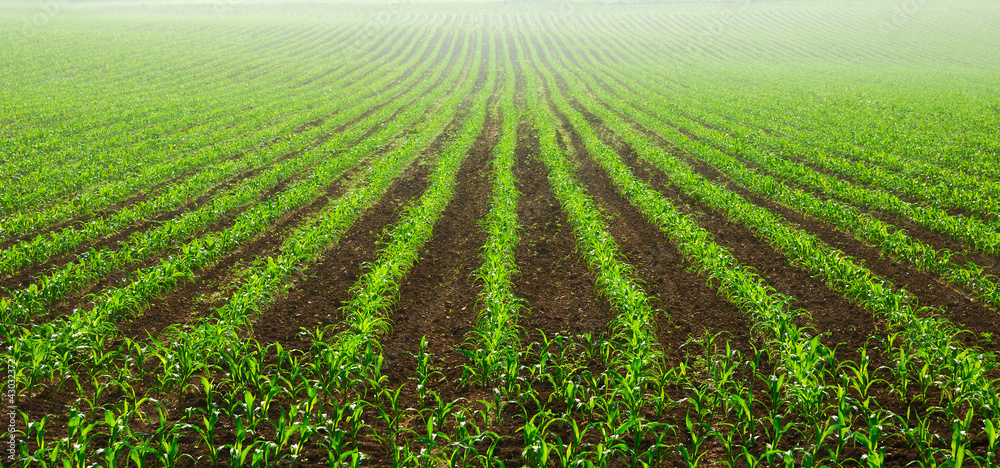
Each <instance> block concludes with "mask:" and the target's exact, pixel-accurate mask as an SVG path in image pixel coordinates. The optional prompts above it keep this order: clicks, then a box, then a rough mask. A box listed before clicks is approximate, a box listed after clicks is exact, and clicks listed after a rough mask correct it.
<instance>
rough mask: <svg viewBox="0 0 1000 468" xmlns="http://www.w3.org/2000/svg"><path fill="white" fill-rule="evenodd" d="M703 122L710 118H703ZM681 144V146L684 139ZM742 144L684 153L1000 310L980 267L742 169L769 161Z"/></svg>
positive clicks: (654, 109) (674, 133) (672, 115)
mask: <svg viewBox="0 0 1000 468" xmlns="http://www.w3.org/2000/svg"><path fill="white" fill-rule="evenodd" d="M622 80H623V81H624V80H625V79H624V78H623V79H622ZM602 83H603V84H604V86H606V88H607V89H608V90H610V91H611V92H613V93H616V94H619V95H622V94H628V93H632V90H633V89H635V87H636V86H638V84H637V83H636V82H634V81H631V82H630V85H629V86H624V85H622V84H618V83H616V82H615V81H614V80H613V79H607V80H605V81H603V82H602ZM639 108H640V109H642V110H643V111H644V112H648V113H650V114H651V115H653V116H655V118H656V119H658V120H659V121H660V122H671V123H675V124H676V125H681V126H682V127H681V128H683V129H686V130H688V131H691V132H694V134H696V135H706V134H710V133H711V132H710V131H707V130H704V129H701V130H698V129H695V127H697V124H696V123H694V122H693V121H691V120H690V119H687V118H686V117H684V116H683V115H681V114H679V113H678V112H676V111H671V110H669V109H670V107H668V106H663V105H660V106H657V105H653V104H650V103H649V102H645V103H643V104H640V105H639ZM705 119H706V120H708V119H710V118H709V117H706V118H705ZM656 131H657V132H660V133H665V134H669V135H671V139H680V136H681V132H680V130H678V129H674V128H670V127H668V126H667V125H664V124H660V125H657V128H656ZM681 140H682V141H683V139H681ZM744 140H745V138H744V139H738V138H736V137H732V136H728V135H720V134H718V133H716V134H714V137H713V138H711V139H710V142H711V145H706V144H704V143H701V142H699V141H691V142H689V144H690V145H693V146H696V147H698V148H699V150H698V151H693V150H689V149H688V148H684V149H686V150H688V153H689V154H691V155H693V156H695V157H696V158H699V159H701V160H703V161H705V162H706V163H708V164H709V165H711V166H712V167H714V168H715V169H717V170H719V171H720V172H722V173H723V174H725V175H726V176H728V177H730V178H731V179H732V180H733V181H734V182H736V183H737V184H740V185H741V186H743V187H744V188H746V189H747V190H749V191H751V192H753V193H756V194H758V195H761V196H764V197H767V198H769V199H771V200H774V201H775V202H777V203H778V204H780V205H783V206H785V207H788V208H790V209H792V210H794V211H797V212H800V213H803V214H806V215H808V216H811V217H813V218H816V219H820V220H823V221H825V222H828V223H830V224H832V225H834V226H836V227H837V228H838V229H840V230H842V231H844V232H846V233H848V234H850V235H852V236H853V237H855V238H856V239H858V240H860V241H862V242H864V243H866V244H868V245H871V246H874V247H875V248H877V249H879V250H880V251H881V252H882V253H883V254H886V255H888V256H890V257H891V258H893V259H895V260H897V261H899V262H902V263H906V264H909V265H912V266H914V267H916V268H917V269H918V270H920V271H925V272H929V273H933V274H936V275H938V276H940V277H941V278H942V279H944V280H945V281H947V282H950V283H952V284H954V285H956V286H959V287H961V288H963V289H965V290H966V291H968V292H970V293H972V294H974V295H976V296H977V297H978V298H980V299H981V300H983V301H984V302H985V303H986V304H989V305H990V306H992V307H993V308H994V309H1000V288H998V278H997V277H996V276H995V275H991V274H989V273H988V272H987V271H985V270H984V268H983V267H982V266H980V265H977V264H976V263H974V262H967V263H966V264H965V265H959V264H957V263H955V262H954V261H953V260H952V258H953V256H954V253H953V252H951V251H949V250H939V249H935V248H934V247H933V246H931V245H928V244H927V243H925V242H922V241H920V240H919V239H916V238H914V237H911V236H909V235H907V234H906V232H904V231H902V230H899V229H897V228H895V227H894V226H892V225H891V224H889V223H886V222H884V221H882V220H880V219H878V218H876V217H874V216H872V215H870V214H868V213H865V212H863V211H861V210H859V209H857V208H856V207H854V206H852V205H848V204H844V203H841V202H838V201H837V200H833V199H822V198H820V197H817V196H816V195H814V194H812V193H811V192H807V191H805V190H801V189H797V188H795V187H794V186H790V185H789V184H786V183H784V182H789V181H794V179H785V180H784V181H781V180H777V179H775V178H773V177H771V176H768V175H766V174H761V173H759V172H758V171H756V170H754V169H751V168H748V167H746V166H745V165H743V164H741V163H740V162H739V161H738V160H737V159H736V158H734V157H733V156H730V155H732V154H735V155H753V156H748V157H747V159H749V160H752V161H754V162H758V161H766V160H768V159H769V158H773V156H770V155H768V154H767V153H766V152H765V151H761V150H759V149H758V148H756V147H754V146H753V145H747V144H745V143H743V141H744ZM706 141H709V139H708V137H706ZM720 150H721V151H720Z"/></svg>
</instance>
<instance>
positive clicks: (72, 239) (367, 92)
mask: <svg viewBox="0 0 1000 468" xmlns="http://www.w3.org/2000/svg"><path fill="white" fill-rule="evenodd" d="M428 47H429V46H428ZM441 47H442V43H441V42H438V45H437V49H436V50H438V51H439V50H440V49H441ZM424 52H426V51H424ZM417 57H418V55H414V56H413V59H411V60H410V61H408V62H407V63H405V64H404V65H405V66H404V67H403V68H404V69H409V67H410V66H414V65H416V58H417ZM426 67H427V66H426V65H424V66H420V67H417V70H413V73H412V74H411V75H410V77H409V78H408V79H406V80H404V81H402V82H400V83H399V89H400V90H401V91H400V93H399V95H397V96H394V98H395V99H393V100H390V101H388V102H382V101H381V98H380V97H379V96H371V95H372V94H375V90H376V89H379V90H380V89H382V88H383V87H385V86H387V85H389V84H391V83H393V82H394V81H395V80H397V79H399V76H398V74H388V75H386V76H385V77H384V78H382V79H380V80H379V81H378V82H376V83H371V84H366V85H364V87H362V88H361V89H359V90H357V91H356V92H355V93H353V94H347V95H345V96H344V97H342V98H340V99H337V100H334V101H332V102H331V104H330V105H329V106H328V107H324V109H326V112H331V111H337V112H336V117H335V118H330V119H327V120H326V121H324V122H323V123H322V124H321V125H317V126H315V127H313V128H311V129H310V130H307V131H305V132H302V133H299V134H296V135H294V136H292V137H291V138H289V139H287V140H284V141H281V142H278V143H275V144H273V145H270V146H268V147H267V148H263V149H261V150H260V151H255V152H251V153H250V154H247V155H245V156H243V157H241V158H239V159H232V160H228V161H225V162H223V163H222V164H218V165H216V166H214V167H212V168H209V169H207V170H205V171H202V172H200V173H198V174H197V175H195V176H193V177H189V178H185V179H184V181H183V182H182V183H179V184H176V185H174V186H172V187H170V188H169V189H167V190H165V191H164V193H162V194H160V195H158V196H156V197H154V198H151V199H149V200H146V201H144V202H140V203H137V204H135V205H132V206H128V207H125V208H124V209H122V210H121V211H119V212H117V213H115V214H113V215H110V216H106V217H95V218H92V219H91V220H89V221H87V223H85V224H83V225H80V226H72V227H68V228H65V229H62V230H60V231H54V232H50V233H47V234H45V235H38V236H36V237H35V238H33V239H31V240H26V241H22V242H19V243H17V244H15V245H13V246H11V247H9V248H7V249H4V250H3V251H2V252H0V270H2V271H4V272H6V273H7V274H13V273H15V272H16V271H17V270H18V269H19V268H22V267H24V266H28V265H32V264H34V263H38V262H43V261H46V260H48V259H50V258H52V257H54V256H56V255H59V254H62V253H66V252H69V251H71V250H73V249H75V248H77V247H79V246H80V245H83V244H85V243H87V242H92V241H94V240H97V239H99V238H101V237H104V236H108V235H112V234H114V233H115V232H117V231H119V230H120V229H123V228H125V227H127V226H130V225H132V224H133V223H135V222H137V221H141V220H145V219H150V218H153V217H155V216H156V215H159V214H161V213H165V212H168V211H170V210H174V209H177V208H180V207H183V206H184V205H185V204H186V203H188V202H189V201H190V200H192V199H195V198H197V197H199V196H202V195H204V194H205V193H207V192H208V191H209V190H210V189H212V188H213V187H216V186H217V185H218V184H220V183H222V182H224V181H226V180H228V179H230V178H232V177H234V176H236V175H238V174H241V173H243V172H245V171H248V170H252V169H260V168H266V167H267V166H268V165H269V164H273V163H274V162H275V161H277V160H278V159H279V158H282V157H285V156H286V155H289V154H298V153H300V152H303V151H306V150H307V149H309V148H311V147H313V146H315V145H316V144H318V143H319V142H320V141H321V139H322V138H324V137H327V138H328V135H329V134H330V133H331V131H332V130H333V129H335V128H338V127H340V126H342V125H344V124H347V123H350V122H351V121H352V120H353V119H355V118H357V117H361V116H363V115H364V114H365V113H367V112H369V111H370V109H371V108H372V107H374V106H375V105H378V104H383V105H386V106H388V107H390V108H398V107H399V106H398V105H396V104H397V102H396V101H399V102H405V101H406V100H407V99H408V96H406V95H405V92H406V91H409V89H410V87H411V86H412V85H414V84H415V82H416V81H417V80H418V79H419V78H426V77H424V76H423V72H424V70H425V69H426ZM400 73H402V70H401V71H400ZM346 91H350V89H348V90H346ZM348 104H353V105H350V107H347V105H348ZM394 105H395V107H394ZM380 114H383V115H387V114H385V113H384V112H380ZM338 139H339V140H340V141H343V138H341V137H339V136H338ZM230 192H233V190H230Z"/></svg>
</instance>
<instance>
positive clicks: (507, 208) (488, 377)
mask: <svg viewBox="0 0 1000 468" xmlns="http://www.w3.org/2000/svg"><path fill="white" fill-rule="evenodd" d="M505 58H506V61H505V66H504V84H503V92H502V95H501V98H500V112H501V113H500V115H501V119H502V121H503V124H502V128H501V134H500V140H499V142H498V144H497V146H496V147H495V148H494V149H493V165H492V171H493V172H492V181H493V194H492V196H491V198H490V207H491V208H490V211H489V213H488V214H487V215H486V220H485V223H486V224H485V232H486V234H487V240H486V244H485V245H484V246H483V251H482V259H483V264H482V266H481V267H480V268H479V269H478V270H477V272H476V277H477V278H478V280H479V281H480V282H481V283H482V290H481V291H480V293H479V298H480V299H479V307H480V310H479V313H478V314H477V318H476V325H475V327H474V328H473V330H472V331H471V332H470V335H471V336H470V337H469V339H468V342H467V346H466V349H465V350H464V351H463V353H465V354H466V356H468V358H469V361H470V366H469V367H468V369H467V375H466V376H465V377H466V378H467V379H469V380H472V381H475V382H479V383H481V384H483V385H489V384H491V383H501V384H502V385H501V386H502V388H504V389H508V390H509V389H510V388H511V386H512V384H513V381H514V380H516V379H517V371H518V367H519V366H518V354H519V353H520V349H521V345H520V336H521V329H520V327H519V326H518V318H519V317H520V316H521V313H522V310H523V308H524V306H525V304H524V301H523V300H522V299H520V298H518V297H517V296H516V295H515V294H514V285H513V280H514V278H515V277H516V275H517V274H518V268H517V264H516V263H515V260H514V257H515V254H516V253H517V245H518V242H519V241H520V236H519V233H518V230H519V229H520V221H519V220H518V213H517V203H518V199H519V198H520V193H519V192H518V190H517V181H516V179H515V178H514V165H515V164H516V162H517V159H516V157H515V154H514V150H515V148H516V146H517V127H518V123H519V119H520V117H519V113H518V111H517V108H516V107H515V105H514V94H515V93H514V92H515V89H514V88H515V78H514V66H513V63H511V61H510V57H509V56H507V55H505ZM508 394H509V392H508Z"/></svg>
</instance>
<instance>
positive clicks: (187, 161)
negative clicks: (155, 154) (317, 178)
mask: <svg viewBox="0 0 1000 468" xmlns="http://www.w3.org/2000/svg"><path fill="white" fill-rule="evenodd" d="M376 65H380V63H378V62H377V61H372V62H370V64H369V65H368V66H366V67H362V68H359V69H358V70H356V71H355V72H354V73H351V74H350V75H349V76H346V77H344V79H343V80H338V83H339V84H336V85H335V86H337V87H340V86H343V85H344V84H348V83H352V82H353V81H356V80H357V78H358V77H361V76H365V75H366V73H370V71H371V70H373V69H375V68H374V67H375V66H376ZM324 84H325V85H327V86H330V85H331V83H316V84H315V85H314V86H311V87H310V88H311V89H305V90H303V89H298V90H288V91H285V92H282V93H278V94H277V96H276V95H275V92H274V91H273V90H271V89H265V90H260V91H258V92H257V93H258V94H257V96H258V97H257V98H255V99H256V100H258V101H263V102H264V104H262V105H261V106H259V107H260V108H261V110H263V111H268V112H271V111H277V112H281V113H282V114H283V115H284V116H285V117H284V118H280V117H279V118H278V120H277V122H279V123H277V124H275V123H273V122H271V120H272V119H275V117H276V116H273V115H267V114H260V115H258V114H244V113H236V112H234V113H233V116H232V118H234V119H236V120H235V122H234V123H235V125H233V126H232V128H231V129H229V130H226V131H225V132H221V133H220V132H204V133H203V134H200V135H199V136H198V138H197V139H192V142H191V144H190V145H189V147H190V148H191V150H187V149H186V148H185V147H179V148H178V147H169V148H167V150H166V153H167V154H169V155H176V153H177V152H181V153H187V154H186V155H185V156H184V157H181V158H176V157H175V156H174V157H171V158H169V159H168V160H166V161H164V162H163V163H161V164H155V165H147V166H144V167H143V168H142V174H140V175H133V176H132V177H126V178H118V179H116V178H109V179H107V180H106V181H105V182H104V183H102V184H100V185H98V186H95V187H93V188H92V189H90V190H88V191H85V192H83V193H80V194H77V195H75V196H74V197H73V198H71V199H69V200H65V201H61V202H56V203H54V204H52V205H51V206H45V207H42V209H40V210H37V211H23V210H19V211H16V212H13V213H11V214H9V215H8V216H6V217H5V218H3V219H2V220H0V236H2V237H3V238H10V237H16V236H21V235H25V234H30V233H33V232H36V231H38V230H40V229H44V228H46V227H48V226H51V225H53V224H56V223H60V222H65V221H68V220H71V219H73V218H75V217H78V216H81V215H85V214H87V213H92V212H94V211H95V210H98V209H101V208H104V207H107V206H110V205H112V204H114V203H119V202H121V201H124V200H127V199H128V198H130V197H133V196H134V195H135V194H136V193H137V192H141V191H143V190H146V189H149V188H151V187H153V186H155V185H156V184H160V183H162V182H164V181H168V180H170V179H174V178H176V177H177V176H180V175H182V174H186V173H189V172H191V171H198V170H200V169H203V168H206V167H212V166H213V165H215V164H219V163H222V162H224V161H226V160H229V159H233V158H234V156H235V157H236V158H239V157H240V155H243V154H246V153H248V152H251V151H253V150H254V149H255V148H257V147H259V146H260V145H261V144H262V142H266V141H269V140H274V139H277V138H284V137H285V136H286V135H289V134H292V133H293V132H294V130H295V129H296V128H300V127H301V126H302V125H303V124H306V123H307V122H310V121H313V120H315V119H317V118H322V116H323V115H324V114H327V113H329V111H325V112H324V111H323V109H324V108H325V107H321V108H319V109H311V110H308V111H307V112H301V111H302V110H303V109H302V108H301V106H304V105H305V104H304V103H305V102H306V100H304V99H302V97H303V96H302V94H301V93H302V92H303V91H308V92H310V93H316V92H323V90H324V89H325V88H324V86H323V85H324ZM326 89H328V88H326ZM264 97H267V98H269V99H270V98H275V97H277V98H279V99H275V100H273V101H268V100H267V99H264ZM283 100H293V103H292V104H291V105H289V103H286V102H283ZM294 102H298V103H299V104H294ZM296 111H299V112H300V114H299V115H296ZM265 119H266V120H265ZM195 142H200V143H199V145H200V146H197V145H195V144H194V143H195ZM137 159H138V158H137ZM116 166H118V164H117V163H115V164H111V165H110V167H116ZM60 183H61V182H60ZM46 187H47V185H46V184H42V185H41V186H40V187H37V186H36V187H35V188H36V189H37V190H35V193H38V194H43V193H49V192H51V191H50V190H49V189H48V188H46ZM46 199H49V200H51V197H46Z"/></svg>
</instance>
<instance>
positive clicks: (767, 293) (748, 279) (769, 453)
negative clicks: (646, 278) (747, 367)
mask: <svg viewBox="0 0 1000 468" xmlns="http://www.w3.org/2000/svg"><path fill="white" fill-rule="evenodd" d="M543 73H544V74H545V75H546V78H547V86H548V87H549V89H550V91H551V92H552V95H553V101H554V102H555V103H556V106H557V108H558V109H559V110H560V112H561V113H563V115H565V116H566V117H567V119H569V121H570V122H571V124H572V125H573V127H574V129H575V130H576V131H577V133H578V134H579V135H580V137H581V139H582V140H583V143H584V145H585V147H586V148H587V150H588V152H589V153H590V155H591V157H592V158H594V160H595V161H596V162H597V163H598V164H600V166H601V167H602V168H604V170H605V171H606V172H607V173H608V175H609V176H610V178H611V180H612V183H613V184H614V185H615V186H616V187H617V188H618V190H619V191H620V192H621V193H622V194H623V195H624V196H625V197H626V198H627V199H628V200H629V201H630V202H631V203H632V204H634V205H635V206H636V207H637V208H639V210H640V211H641V212H642V213H643V214H644V215H645V216H646V217H647V219H649V220H650V221H651V222H652V223H653V224H654V225H655V226H657V227H658V228H660V229H661V230H662V231H663V232H664V234H665V235H666V236H668V237H669V238H671V239H672V240H673V241H674V242H675V243H676V244H677V246H678V248H679V249H680V251H681V252H682V253H683V254H684V255H685V257H687V258H689V259H690V260H691V261H692V262H693V263H694V265H695V267H696V268H697V269H698V270H699V271H700V272H701V273H702V274H704V275H706V276H708V277H709V278H710V279H712V280H714V281H718V282H719V293H720V295H722V296H723V297H725V298H726V299H727V300H728V301H730V302H732V303H734V304H735V305H737V306H738V307H739V308H740V309H741V310H743V311H745V312H747V314H748V315H749V316H750V318H751V320H752V321H753V322H754V323H755V325H754V327H755V329H756V330H757V331H758V333H760V334H761V335H762V336H763V337H764V338H765V342H766V343H768V344H769V345H770V346H772V347H773V349H774V353H773V354H774V355H775V356H779V359H778V360H779V369H780V370H781V371H782V373H781V374H780V375H766V374H765V376H766V377H765V378H764V379H763V380H765V381H767V382H772V383H773V387H772V392H774V393H777V394H779V395H780V396H781V397H782V398H784V399H785V400H786V401H788V402H789V404H788V406H787V407H786V408H784V409H783V408H782V407H781V405H780V404H776V403H775V404H772V405H771V406H770V411H769V412H768V414H767V415H766V417H760V418H759V420H755V418H756V417H755V415H754V411H753V406H754V405H753V400H754V396H753V392H752V391H750V390H749V389H748V388H747V387H745V386H741V385H740V384H739V383H737V382H735V381H734V380H733V373H734V368H735V367H736V365H738V364H739V361H738V357H737V356H736V355H734V353H732V352H731V351H729V352H726V353H723V354H722V356H721V358H715V359H710V362H711V363H712V365H711V370H712V371H711V372H709V375H710V376H712V378H710V379H708V380H707V381H706V382H702V383H700V384H699V383H696V381H695V380H693V379H692V378H691V377H692V376H690V375H689V374H690V373H693V372H694V371H693V370H690V369H687V367H691V366H682V367H681V368H680V369H675V370H674V375H676V376H677V377H679V378H681V379H682V380H683V381H685V382H687V385H686V386H687V387H688V388H689V390H690V391H691V393H692V397H690V398H688V400H689V402H691V403H692V407H693V408H692V409H691V410H689V414H688V417H687V419H686V421H685V424H686V429H687V434H686V435H685V436H683V437H682V438H684V439H687V440H689V441H690V445H689V446H683V449H681V448H680V447H679V448H678V451H679V452H680V455H681V458H682V459H683V460H684V461H685V463H686V464H687V465H688V466H697V465H698V463H699V460H700V459H701V458H702V457H703V456H704V455H705V453H706V452H705V449H706V448H707V446H706V445H705V441H706V440H708V439H712V440H717V441H718V443H720V444H721V445H722V446H723V447H724V448H725V450H726V453H727V456H728V458H729V460H728V464H730V466H733V465H734V464H736V463H737V460H743V461H746V462H747V463H750V464H751V465H753V464H756V463H761V462H762V461H767V462H768V463H770V462H774V461H776V460H782V459H785V460H786V461H790V460H792V459H794V457H797V456H800V455H799V454H797V453H794V454H793V453H791V452H788V453H784V452H780V451H779V450H777V447H778V444H779V443H780V441H781V439H782V437H784V435H786V434H787V433H788V431H790V430H791V429H792V426H789V427H782V430H781V431H763V432H765V434H766V436H767V444H766V446H765V447H764V448H759V447H755V443H754V440H755V439H756V436H755V435H754V434H755V432H756V431H759V430H760V425H762V424H764V423H765V422H768V421H770V422H774V421H780V420H783V419H785V418H787V419H792V417H790V416H789V415H790V414H798V415H800V417H803V418H804V419H805V422H802V423H798V422H796V421H794V420H793V419H792V420H791V421H787V424H795V425H796V426H798V425H799V424H803V425H805V428H802V429H800V430H803V432H804V433H806V434H810V435H812V436H813V437H818V440H817V441H816V444H815V445H813V446H811V447H804V448H803V450H802V452H803V453H802V455H801V457H804V458H806V459H809V460H812V461H813V462H815V461H818V460H819V459H821V458H822V455H825V454H822V453H821V452H822V445H823V443H824V438H825V437H826V435H827V434H826V429H827V428H828V427H831V425H833V424H835V421H836V418H834V419H832V420H831V419H830V418H827V417H824V414H825V413H826V412H827V411H828V407H827V405H826V403H827V402H826V398H827V395H828V394H836V393H838V392H842V391H843V386H842V385H841V384H840V383H838V382H836V381H835V379H830V376H831V375H832V371H833V370H834V369H835V368H836V366H835V360H834V352H833V350H831V349H829V348H827V347H826V346H825V345H823V344H822V343H820V342H819V340H818V338H816V337H813V336H810V333H809V330H808V329H803V328H800V327H799V326H798V325H797V324H796V320H797V319H798V318H799V317H800V316H802V315H803V314H804V312H803V311H798V310H792V309H791V308H790V307H789V303H790V302H791V298H789V297H786V296H783V295H782V294H780V293H778V292H777V291H775V290H774V289H773V288H772V287H771V286H769V285H768V284H767V283H766V282H765V281H764V280H763V279H762V278H760V277H759V276H758V275H757V274H756V273H754V272H753V271H752V269H750V268H748V267H746V266H744V265H741V264H740V262H739V261H738V260H737V259H736V258H735V257H734V256H733V255H732V254H731V253H730V252H729V251H728V250H727V249H725V248H724V247H722V246H719V245H718V244H716V243H714V242H712V241H711V234H709V233H708V232H707V231H705V230H704V229H702V228H700V227H699V226H698V225H697V222H695V221H694V220H693V219H691V218H690V217H689V216H686V215H684V214H682V213H681V212H680V211H679V210H677V209H676V208H675V207H674V206H673V205H672V204H671V203H670V201H669V200H668V199H666V198H665V197H663V196H662V195H660V194H659V193H658V192H657V191H655V190H654V189H653V188H652V187H650V186H649V185H648V184H646V183H644V182H642V181H640V180H638V179H637V178H636V177H635V176H634V175H633V174H632V173H631V170H630V169H629V168H628V166H627V165H626V164H625V163H624V162H622V161H621V159H620V158H619V157H618V155H617V153H616V152H615V151H614V150H613V149H612V148H610V147H609V146H608V145H607V144H605V143H604V142H602V141H601V140H600V139H599V138H598V137H597V136H596V134H595V133H594V132H593V130H592V128H591V127H590V126H589V125H588V124H587V122H586V120H585V119H584V118H583V116H582V115H581V114H580V113H579V112H577V111H576V110H574V109H573V108H572V107H571V106H570V105H569V103H568V102H567V101H566V99H565V98H564V97H563V96H562V95H561V94H559V93H558V91H557V89H556V84H555V78H554V77H553V75H552V73H551V71H549V70H545V71H544V72H543ZM574 96H577V98H578V99H579V98H580V93H574ZM708 341H709V342H711V340H708ZM706 347H707V348H711V347H712V346H711V344H709V343H706ZM705 354H706V357H708V355H710V354H711V352H710V350H708V351H707V352H706V353H705ZM792 356H794V358H790V357H792ZM750 362H753V363H754V369H753V372H752V374H756V373H757V372H759V371H763V369H757V368H756V366H758V365H759V358H758V360H755V361H750ZM828 380H834V383H828ZM778 382H780V383H778ZM720 406H721V407H722V409H721V411H722V412H723V413H724V414H723V415H719V414H715V412H718V411H720V408H719V407H720ZM692 413H693V414H692ZM730 413H734V414H736V415H737V416H739V417H740V418H741V420H740V422H739V423H738V424H729V431H728V432H724V431H720V430H713V429H712V425H713V424H717V423H719V422H720V419H719V418H720V416H723V418H722V419H724V415H728V414H730ZM692 416H693V419H692ZM727 424H728V423H727ZM781 426H784V424H782V425H781ZM841 426H842V427H843V428H845V429H846V428H848V427H849V425H844V424H841Z"/></svg>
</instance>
